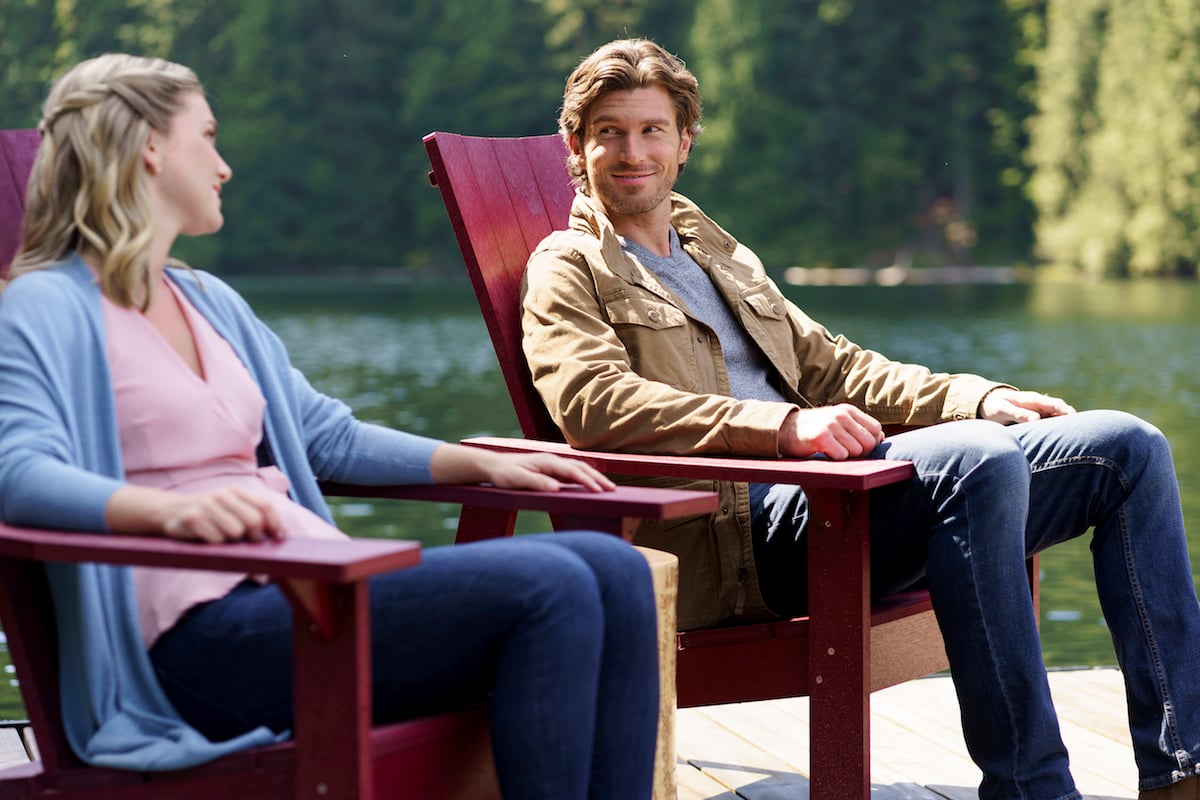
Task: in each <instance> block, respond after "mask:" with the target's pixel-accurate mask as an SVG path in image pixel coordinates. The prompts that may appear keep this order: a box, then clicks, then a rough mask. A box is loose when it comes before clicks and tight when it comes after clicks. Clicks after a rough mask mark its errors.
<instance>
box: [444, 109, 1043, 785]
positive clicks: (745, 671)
mask: <svg viewBox="0 0 1200 800" xmlns="http://www.w3.org/2000/svg"><path fill="white" fill-rule="evenodd" d="M424 141H425V147H426V150H427V152H428V155H429V160H430V163H431V165H432V171H431V172H430V180H431V182H432V183H433V184H434V185H435V186H437V187H438V189H440V191H441V195H442V199H443V201H444V202H445V205H446V210H447V212H448V214H449V216H450V222H451V224H452V226H453V228H454V233H455V236H456V237H457V239H458V245H459V248H460V250H461V251H462V255H463V260H464V262H465V264H466V267H467V272H468V273H469V274H470V277H471V283H472V285H473V287H474V289H475V294H476V297H477V299H478V301H479V305H480V309H481V310H482V312H483V316H484V319H485V321H486V323H487V328H488V333H489V334H490V336H491V339H492V344H493V346H494V348H495V350H496V355H497V356H498V358H499V361H500V366H501V370H502V371H503V373H504V379H505V381H506V383H507V386H508V391H509V394H510V395H511V397H512V401H513V405H514V407H515V408H516V413H517V419H518V421H519V423H520V425H521V430H522V432H523V433H524V434H525V436H526V437H527V438H526V439H524V440H521V439H500V438H491V437H487V438H477V439H473V440H467V443H473V444H476V445H478V446H482V447H490V448H495V449H502V450H528V449H534V450H549V451H552V452H558V453H569V454H571V455H574V456H576V457H580V458H583V459H584V460H586V461H588V462H589V463H591V464H592V465H593V466H595V467H597V468H598V469H600V470H601V471H603V472H607V473H611V474H615V475H639V476H655V475H657V476H678V477H689V478H699V479H720V480H732V481H748V482H749V481H758V482H774V483H794V484H799V485H800V486H803V487H804V489H805V492H806V494H807V496H808V499H809V503H810V512H811V521H810V523H809V530H810V536H809V609H810V612H809V616H807V617H801V618H797V619H791V620H786V621H780V622H772V623H762V624H745V625H737V626H723V627H718V628H711V629H704V630H690V631H683V632H680V633H679V635H678V646H679V651H678V654H677V655H678V662H677V690H678V702H679V705H680V706H681V707H688V706H700V705H712V704H718V703H729V702H741V701H748V700H760V699H770V698H779V697H794V696H804V695H808V696H809V697H810V703H811V719H812V723H811V724H812V731H811V738H810V742H811V745H810V746H811V758H810V764H811V774H810V781H811V797H812V798H813V800H824V799H825V798H830V799H831V800H848V798H867V797H869V795H870V755H869V747H870V728H869V724H870V693H871V692H872V691H874V690H877V689H881V688H884V687H886V686H891V685H893V684H896V683H900V682H902V681H905V680H909V679H911V678H915V677H919V676H922V675H926V674H929V673H931V672H936V671H938V670H941V669H944V668H945V667H946V660H945V652H944V649H943V646H942V641H941V635H940V633H939V631H938V628H937V625H936V622H935V620H934V618H933V612H932V609H931V606H930V601H929V596H928V594H927V593H926V592H909V593H905V594H903V595H899V596H896V597H893V598H889V599H887V600H885V601H883V602H880V603H877V604H876V605H875V606H873V607H872V605H871V603H870V599H869V598H870V591H869V584H870V575H869V559H868V546H869V543H868V535H867V529H868V513H867V500H868V494H867V492H868V490H869V489H872V488H875V487H878V486H883V485H886V484H889V483H893V482H897V481H902V480H905V479H907V478H909V477H910V476H911V475H912V466H911V464H909V463H908V462H899V461H851V462H841V463H836V462H828V461H806V460H789V459H779V460H763V459H742V458H712V457H673V456H661V455H653V456H646V455H634V454H624V453H602V452H596V451H590V450H589V451H582V450H577V449H574V448H571V447H568V446H567V445H566V444H564V443H563V440H562V435H561V433H560V432H559V430H558V429H557V427H556V426H555V425H554V423H553V422H552V421H551V419H550V416H549V414H548V413H547V412H546V409H545V406H544V405H543V403H542V401H541V399H540V398H539V397H538V395H537V393H536V391H535V390H534V388H533V385H532V382H531V380H530V376H529V370H528V368H527V367H526V365H525V359H524V355H523V354H522V351H521V326H520V310H519V305H520V299H519V297H520V283H521V277H522V275H523V274H524V272H525V264H526V261H527V260H528V257H529V254H530V253H531V252H532V251H533V248H534V247H535V246H536V245H537V244H538V243H539V242H540V241H541V240H542V239H543V238H544V237H545V236H546V235H547V234H549V233H550V232H551V231H553V230H556V229H562V228H565V227H566V226H567V220H568V216H569V212H570V207H571V202H572V199H573V197H574V189H573V187H572V186H571V183H570V178H569V176H568V174H567V171H566V167H565V159H566V156H567V149H566V146H565V144H564V143H563V141H562V139H561V137H559V136H557V135H549V136H534V137H524V138H484V137H470V136H461V135H458V134H452V133H442V132H437V133H431V134H429V135H428V136H426V137H425V140H424ZM1033 575H1036V564H1035V563H1034V564H1031V576H1033ZM1032 590H1033V591H1034V593H1035V594H1034V599H1035V602H1036V599H1037V597H1036V591H1037V589H1036V581H1035V582H1033V584H1032Z"/></svg>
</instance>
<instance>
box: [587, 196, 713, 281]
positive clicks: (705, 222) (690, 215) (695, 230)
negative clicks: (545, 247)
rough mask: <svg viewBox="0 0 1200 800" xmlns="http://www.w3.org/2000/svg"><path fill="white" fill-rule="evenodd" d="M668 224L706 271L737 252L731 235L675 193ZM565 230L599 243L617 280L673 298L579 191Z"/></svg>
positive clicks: (595, 203) (596, 205) (597, 207)
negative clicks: (716, 259) (713, 262)
mask: <svg viewBox="0 0 1200 800" xmlns="http://www.w3.org/2000/svg"><path fill="white" fill-rule="evenodd" d="M671 225H672V227H674V228H675V232H676V233H678V234H679V242H680V245H681V246H682V247H683V248H684V249H685V250H687V251H688V253H690V254H691V256H692V258H694V259H696V260H697V261H698V262H699V263H700V265H701V266H703V267H706V268H707V265H708V263H709V262H710V261H711V260H712V258H713V257H714V256H721V257H725V258H731V257H732V256H733V253H734V251H735V250H737V240H735V239H734V238H733V236H731V235H730V234H729V233H728V232H726V231H725V230H724V229H723V228H722V227H721V226H719V225H717V223H715V222H713V221H712V220H711V219H709V217H708V216H707V215H705V213H704V212H703V211H701V210H700V207H699V206H697V205H696V204H695V203H693V202H692V201H691V200H689V199H688V198H686V197H684V196H683V195H681V194H678V193H676V192H672V193H671ZM569 229H570V230H572V231H574V232H577V233H582V234H585V235H587V236H590V237H593V238H595V239H596V240H597V241H599V243H600V255H601V257H602V258H603V259H604V262H605V263H606V264H607V265H608V268H609V269H610V270H612V272H613V273H615V274H616V275H617V276H618V277H620V278H622V279H623V280H625V281H627V282H629V283H633V284H637V285H640V286H644V287H646V288H648V289H651V290H653V291H654V292H655V293H656V294H661V295H664V296H666V297H673V295H672V294H671V293H670V292H669V291H668V290H667V289H666V287H664V286H663V285H662V284H661V283H660V282H659V280H658V278H656V277H654V276H653V275H652V274H651V273H650V272H649V270H646V269H645V268H644V267H642V266H641V264H639V263H638V262H637V259H635V258H632V257H630V256H628V255H627V254H626V253H625V251H624V250H622V249H621V240H620V238H619V237H618V236H617V232H616V229H614V228H613V224H612V221H611V220H610V219H609V218H608V215H607V214H606V213H605V211H604V207H603V206H601V205H600V203H599V202H598V201H596V200H595V198H593V197H591V196H589V195H586V194H584V193H583V192H581V191H576V192H575V199H574V201H573V202H572V204H571V218H570V223H569Z"/></svg>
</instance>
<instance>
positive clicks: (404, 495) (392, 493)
mask: <svg viewBox="0 0 1200 800" xmlns="http://www.w3.org/2000/svg"><path fill="white" fill-rule="evenodd" d="M516 441H521V440H516ZM321 491H322V492H324V493H325V494H327V495H334V496H341V497H375V498H381V499H390V500H431V501H434V502H441V503H457V504H460V505H464V506H474V507H476V508H494V509H502V510H507V511H545V512H547V513H549V514H574V515H583V516H591V517H613V518H618V517H628V518H635V519H675V518H678V517H686V516H692V515H695V514H707V513H709V512H710V511H715V510H716V508H717V495H716V493H715V492H693V491H684V490H677V489H654V488H649V487H643V486H618V487H617V488H616V489H614V490H613V491H611V492H592V491H588V490H587V489H584V488H583V487H581V486H564V487H563V488H562V489H561V490H560V491H557V492H531V491H526V490H522V489H498V488H496V487H495V486H478V485H466V484H433V485H427V486H359V485H353V484H344V483H323V484H321Z"/></svg>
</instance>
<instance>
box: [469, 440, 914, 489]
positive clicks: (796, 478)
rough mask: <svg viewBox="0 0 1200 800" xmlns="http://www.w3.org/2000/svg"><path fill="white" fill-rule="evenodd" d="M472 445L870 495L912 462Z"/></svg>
mask: <svg viewBox="0 0 1200 800" xmlns="http://www.w3.org/2000/svg"><path fill="white" fill-rule="evenodd" d="M462 443H463V444H465V445H469V446H471V447H482V448H484V449H488V450H499V451H503V452H539V453H555V454H557V455H560V456H567V457H569V458H577V459H579V460H581V461H585V462H587V463H588V464H590V465H592V466H593V467H595V468H596V469H598V470H599V471H600V472H603V473H605V474H609V475H643V476H674V477H680V478H696V479H703V480H710V479H711V480H726V481H746V482H752V481H753V482H759V483H788V484H798V485H800V486H805V487H808V488H811V489H835V490H850V491H865V490H867V489H874V488H876V487H879V486H886V485H888V484H890V483H899V482H900V481H904V480H908V479H909V478H911V477H912V475H913V467H912V463H911V462H908V461H889V460H884V459H855V460H851V461H830V460H828V459H820V458H807V459H797V458H734V457H726V456H668V455H659V454H657V453H656V454H653V455H650V454H641V453H610V452H602V451H598V450H579V449H576V448H574V447H571V446H570V445H567V444H563V443H562V442H546V441H539V440H535V439H510V438H503V437H497V436H477V437H472V438H470V439H463V440H462Z"/></svg>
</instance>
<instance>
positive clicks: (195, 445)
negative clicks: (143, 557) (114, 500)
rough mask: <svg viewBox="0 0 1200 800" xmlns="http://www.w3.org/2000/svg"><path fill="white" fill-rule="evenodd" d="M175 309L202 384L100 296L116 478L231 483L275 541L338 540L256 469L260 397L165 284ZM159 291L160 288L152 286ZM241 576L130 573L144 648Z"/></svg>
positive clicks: (267, 471)
mask: <svg viewBox="0 0 1200 800" xmlns="http://www.w3.org/2000/svg"><path fill="white" fill-rule="evenodd" d="M163 283H164V284H165V286H167V287H169V290H170V291H171V292H172V293H174V296H175V299H176V300H177V301H178V302H179V305H180V307H181V308H182V309H183V312H184V316H185V318H186V319H187V323H188V325H189V326H190V327H191V330H192V336H193V338H194V339H195V342H196V350H197V353H198V355H199V358H200V365H201V371H202V372H203V377H201V376H200V375H197V374H196V373H195V372H194V371H193V370H192V368H191V367H190V366H189V365H188V364H187V363H186V362H185V361H184V360H183V358H182V357H181V356H180V355H179V354H178V353H177V352H175V350H174V349H173V348H172V347H171V345H170V344H168V343H167V341H166V340H165V339H164V338H163V337H162V336H161V335H160V334H159V333H158V331H157V330H155V329H154V327H153V326H151V324H150V323H149V322H148V321H147V320H146V318H145V317H144V316H143V315H142V314H141V313H140V312H138V311H137V310H136V309H127V308H121V307H120V306H117V305H115V304H114V303H112V302H110V301H109V300H108V299H107V298H104V299H103V301H102V303H103V308H104V325H105V330H106V334H107V342H108V344H107V347H108V361H109V366H110V369H111V372H112V382H113V392H114V394H115V397H116V408H117V427H118V430H119V433H120V437H121V457H122V459H123V461H124V464H125V478H126V480H127V481H128V482H129V483H131V484H135V485H138V486H150V487H154V488H158V489H168V490H171V491H176V492H183V493H186V494H199V493H202V492H206V491H210V490H213V489H218V488H221V487H224V486H231V485H237V486H242V487H245V488H247V489H250V490H252V491H255V492H260V493H262V494H264V495H265V496H267V497H268V498H270V500H271V502H272V504H273V505H274V506H275V509H276V511H277V512H278V514H279V518H280V521H281V523H282V526H283V532H284V535H285V536H294V537H303V538H319V539H344V538H346V536H345V534H343V533H342V532H341V531H339V530H337V529H336V528H333V527H332V526H330V525H329V524H327V523H326V522H325V521H324V520H322V519H321V518H320V517H318V516H317V515H316V514H313V513H312V512H311V511H309V510H308V509H306V508H304V507H303V506H301V505H299V504H298V503H295V502H293V501H292V500H291V499H290V498H289V497H288V494H287V492H288V481H287V478H286V477H285V476H284V475H283V473H282V472H280V471H279V470H278V469H276V468H275V467H261V468H260V467H259V466H258V464H257V459H256V454H255V451H256V448H257V447H258V444H259V441H260V440H261V439H262V423H263V408H264V407H265V405H266V402H265V401H264V400H263V396H262V394H261V392H259V390H258V386H257V385H256V384H255V383H254V379H253V378H252V377H251V375H250V373H249V371H248V370H247V369H246V367H245V366H244V365H243V364H242V362H241V359H239V358H238V356H237V354H236V353H234V351H233V348H232V347H230V346H229V343H228V342H226V341H225V340H224V339H222V338H221V337H220V336H219V335H218V334H217V332H216V331H215V330H213V327H212V325H210V324H209V322H208V320H207V319H205V318H204V316H203V315H202V314H201V313H200V312H199V311H197V310H196V309H195V308H194V307H193V306H192V305H191V303H189V302H188V300H187V298H186V297H185V296H184V295H183V293H182V292H181V291H180V290H179V289H177V288H176V287H175V286H174V284H173V283H172V282H171V281H164V282H163ZM160 290H161V289H160ZM247 577H250V576H247V575H240V574H235V573H223V572H209V571H202V570H180V569H149V568H136V569H134V571H133V578H134V586H135V589H136V591H137V599H138V609H139V615H140V621H141V628H142V637H143V639H144V640H145V643H146V646H147V647H149V646H151V645H152V644H153V643H154V641H155V640H156V639H157V638H158V637H159V636H160V635H161V634H162V633H163V632H164V631H166V630H168V629H169V628H170V627H171V626H172V625H174V624H175V622H176V621H177V620H178V619H179V618H180V617H181V616H182V615H183V614H184V613H185V612H186V611H187V610H188V609H189V608H191V607H192V606H194V605H196V604H198V603H203V602H207V601H209V600H216V599H217V598H219V597H223V596H224V595H225V594H226V593H227V592H229V591H230V590H231V589H232V588H233V587H234V586H236V585H237V584H238V583H240V582H241V581H243V580H245V579H246V578H247Z"/></svg>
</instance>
